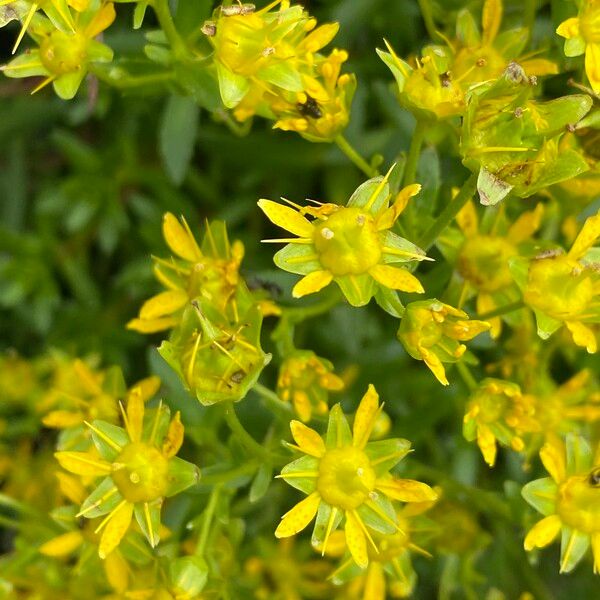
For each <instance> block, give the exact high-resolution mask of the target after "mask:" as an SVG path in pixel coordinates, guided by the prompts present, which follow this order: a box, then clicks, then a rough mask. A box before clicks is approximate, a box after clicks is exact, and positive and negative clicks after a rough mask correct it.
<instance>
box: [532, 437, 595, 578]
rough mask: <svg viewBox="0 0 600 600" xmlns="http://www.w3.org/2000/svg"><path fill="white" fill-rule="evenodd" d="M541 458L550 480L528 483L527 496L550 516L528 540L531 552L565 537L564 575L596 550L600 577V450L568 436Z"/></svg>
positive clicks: (562, 551) (547, 448) (562, 553)
mask: <svg viewBox="0 0 600 600" xmlns="http://www.w3.org/2000/svg"><path fill="white" fill-rule="evenodd" d="M540 458H541V460H542V463H543V464H544V467H545V468H546V471H548V473H549V474H550V477H546V478H544V479H537V480H535V481H532V482H530V483H528V484H527V485H525V487H524V488H523V490H522V494H523V497H524V498H525V500H527V502H529V504H531V506H533V507H534V508H535V509H536V510H537V511H539V512H540V513H542V514H543V515H544V518H543V519H542V520H541V521H538V522H537V523H536V524H535V525H534V526H533V527H532V528H531V529H530V531H529V532H528V534H527V536H526V537H525V550H533V549H534V548H543V547H544V546H547V545H548V544H550V543H552V541H553V540H554V539H555V538H556V536H557V535H558V534H559V533H562V536H561V548H560V572H561V573H568V572H569V571H572V570H573V568H575V566H576V565H577V563H578V562H579V561H580V560H581V559H582V558H583V556H584V555H585V554H586V552H587V550H588V548H590V546H591V548H592V554H593V557H594V573H600V452H598V451H597V452H596V454H595V456H594V455H593V453H592V450H591V449H590V446H589V445H588V443H587V441H586V440H585V439H584V438H582V437H579V436H575V435H568V436H567V438H566V443H563V442H562V441H560V440H558V439H555V440H554V441H552V442H548V443H546V444H545V445H544V447H543V448H542V450H541V451H540Z"/></svg>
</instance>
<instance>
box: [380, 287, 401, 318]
mask: <svg viewBox="0 0 600 600" xmlns="http://www.w3.org/2000/svg"><path fill="white" fill-rule="evenodd" d="M375 302H377V304H378V305H379V306H380V307H381V308H383V310H385V312H386V313H388V314H389V315H392V317H395V318H396V319H401V318H402V315H403V314H404V305H403V304H402V302H400V298H399V297H398V292H396V291H395V290H390V289H389V288H386V287H383V286H381V285H380V286H378V288H377V291H376V292H375Z"/></svg>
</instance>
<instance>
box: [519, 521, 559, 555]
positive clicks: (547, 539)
mask: <svg viewBox="0 0 600 600" xmlns="http://www.w3.org/2000/svg"><path fill="white" fill-rule="evenodd" d="M561 527H562V522H561V520H560V518H559V517H558V516H557V515H550V516H549V517H545V518H543V519H542V520H541V521H538V522H537V523H536V524H535V525H534V526H533V527H532V528H531V529H530V530H529V533H528V534H527V535H526V536H525V542H524V546H525V550H528V551H529V550H533V549H534V548H543V547H544V546H547V545H548V544H551V543H552V541H553V540H554V538H555V537H556V536H557V535H558V532H559V531H560V528H561Z"/></svg>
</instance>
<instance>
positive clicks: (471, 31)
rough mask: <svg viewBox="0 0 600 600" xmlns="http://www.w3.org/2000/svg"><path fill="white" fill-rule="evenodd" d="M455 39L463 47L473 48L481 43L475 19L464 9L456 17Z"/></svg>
mask: <svg viewBox="0 0 600 600" xmlns="http://www.w3.org/2000/svg"><path fill="white" fill-rule="evenodd" d="M456 37H457V38H458V40H459V41H460V42H461V43H462V45H463V46H467V47H468V48H473V47H476V46H479V44H480V43H481V34H480V32H479V26H478V25H477V22H476V21H475V18H474V17H473V15H472V14H471V12H470V11H469V10H467V9H466V8H465V9H463V10H461V11H460V12H459V13H458V15H456Z"/></svg>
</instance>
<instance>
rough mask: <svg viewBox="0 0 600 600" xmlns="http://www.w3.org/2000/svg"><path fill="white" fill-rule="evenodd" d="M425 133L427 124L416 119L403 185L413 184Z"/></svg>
mask: <svg viewBox="0 0 600 600" xmlns="http://www.w3.org/2000/svg"><path fill="white" fill-rule="evenodd" d="M426 131H427V122H426V121H423V120H422V119H417V122H416V124H415V129H414V131H413V135H412V138H411V140H410V148H409V149H408V156H407V157H406V166H405V167H404V185H405V186H406V185H409V184H411V183H415V181H416V179H417V167H418V166H419V158H420V156H421V148H422V147H423V141H424V140H425V132H426Z"/></svg>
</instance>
